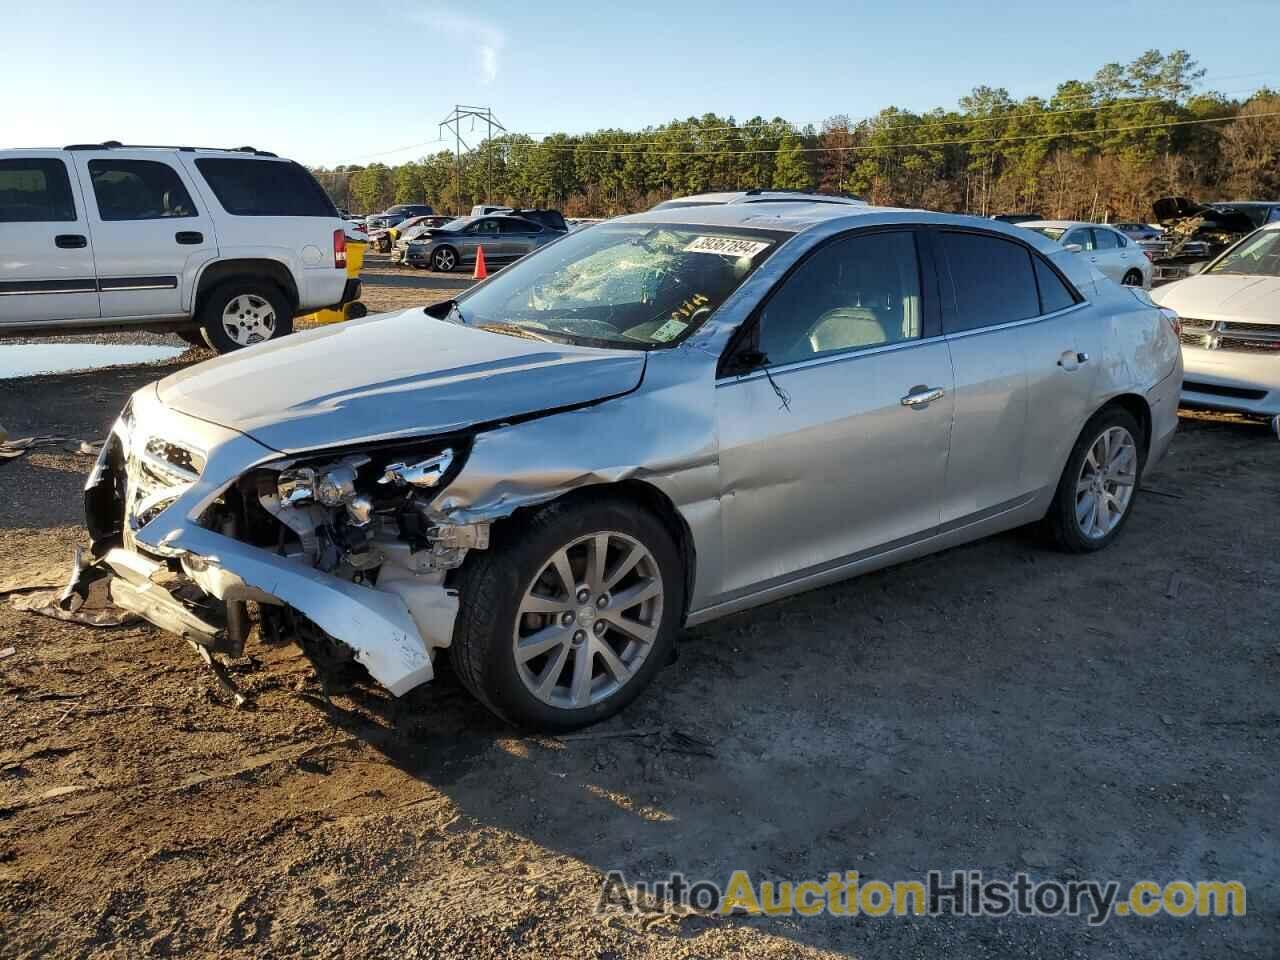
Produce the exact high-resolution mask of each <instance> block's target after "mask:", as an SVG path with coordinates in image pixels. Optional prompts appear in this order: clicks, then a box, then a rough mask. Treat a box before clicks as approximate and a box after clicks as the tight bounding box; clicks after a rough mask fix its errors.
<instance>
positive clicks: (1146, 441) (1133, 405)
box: [1100, 393, 1151, 453]
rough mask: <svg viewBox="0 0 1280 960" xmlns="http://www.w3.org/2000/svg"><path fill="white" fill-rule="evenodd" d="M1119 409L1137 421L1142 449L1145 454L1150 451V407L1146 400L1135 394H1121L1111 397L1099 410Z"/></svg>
mask: <svg viewBox="0 0 1280 960" xmlns="http://www.w3.org/2000/svg"><path fill="white" fill-rule="evenodd" d="M1107 407H1120V408H1121V409H1123V410H1124V411H1125V412H1127V413H1128V414H1129V415H1130V416H1131V417H1133V419H1135V420H1137V421H1138V426H1139V427H1141V428H1142V449H1143V452H1144V453H1146V452H1147V451H1149V450H1150V449H1151V407H1150V406H1149V405H1148V404H1147V401H1146V398H1144V397H1141V396H1139V395H1138V394H1136V393H1122V394H1120V396H1118V397H1112V398H1111V399H1110V400H1108V401H1107V402H1106V403H1105V404H1103V405H1102V407H1101V408H1100V409H1101V410H1105V409H1107Z"/></svg>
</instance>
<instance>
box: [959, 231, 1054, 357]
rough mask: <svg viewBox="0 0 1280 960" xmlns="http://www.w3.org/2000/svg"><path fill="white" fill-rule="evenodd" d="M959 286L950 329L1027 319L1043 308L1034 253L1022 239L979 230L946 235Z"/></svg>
mask: <svg viewBox="0 0 1280 960" xmlns="http://www.w3.org/2000/svg"><path fill="white" fill-rule="evenodd" d="M942 247H943V250H944V251H945V252H946V256H947V263H948V265H949V266H950V268H951V281H952V284H953V285H954V287H955V295H956V303H955V306H956V312H955V317H954V318H951V319H949V320H948V321H947V332H948V333H955V332H958V331H961V330H973V329H975V328H977V327H989V326H993V325H995V324H998V323H1011V322H1012V321H1014V320H1026V319H1028V318H1030V317H1034V316H1038V315H1039V313H1040V297H1039V293H1038V291H1037V289H1036V278H1035V272H1034V271H1033V269H1032V266H1031V252H1030V251H1029V250H1028V249H1027V248H1026V247H1024V246H1022V245H1021V244H1019V243H1014V242H1013V241H1012V240H1005V239H1003V238H1001V237H993V236H988V235H985V234H977V233H950V232H944V233H943V234H942Z"/></svg>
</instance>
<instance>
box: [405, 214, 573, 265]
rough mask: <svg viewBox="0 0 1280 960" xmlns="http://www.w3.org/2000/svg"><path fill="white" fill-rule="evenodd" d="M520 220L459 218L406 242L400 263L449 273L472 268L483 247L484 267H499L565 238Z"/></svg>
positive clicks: (498, 216) (555, 232)
mask: <svg viewBox="0 0 1280 960" xmlns="http://www.w3.org/2000/svg"><path fill="white" fill-rule="evenodd" d="M565 233H566V231H565V230H553V229H552V228H551V227H548V226H545V225H544V224H541V223H535V222H534V221H532V220H527V219H525V218H524V217H516V216H506V215H502V214H496V215H493V216H488V217H459V218H458V219H457V220H454V221H452V222H450V223H448V224H446V225H445V226H443V227H433V228H431V229H429V230H427V231H426V234H425V236H421V237H419V238H418V239H417V240H413V241H410V243H409V245H408V247H407V248H406V250H405V253H404V262H405V263H407V264H408V265H409V266H411V267H420V268H430V269H432V270H435V271H437V272H439V273H449V272H451V271H453V270H457V269H459V268H466V267H473V266H475V262H476V251H477V250H479V249H480V248H481V247H484V259H485V263H486V264H488V265H501V264H504V263H511V262H512V261H514V260H519V259H520V258H521V257H523V256H524V255H525V254H527V253H531V252H532V251H534V250H536V249H538V248H539V247H541V246H544V245H546V244H548V243H551V241H553V240H558V239H559V238H560V237H563V236H564V235H565Z"/></svg>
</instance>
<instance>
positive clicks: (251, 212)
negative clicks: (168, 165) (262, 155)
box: [196, 157, 338, 217]
mask: <svg viewBox="0 0 1280 960" xmlns="http://www.w3.org/2000/svg"><path fill="white" fill-rule="evenodd" d="M196 168H197V169H199V171H200V173H201V174H202V175H203V176H204V178H205V180H207V181H208V182H209V186H210V187H211V188H212V189H213V194H214V196H216V197H217V198H218V202H219V203H220V204H222V207H223V209H224V210H226V211H227V213H230V214H232V215H234V216H237V217H336V216H337V215H338V210H337V208H336V207H335V206H334V205H333V201H332V200H330V199H329V196H328V194H326V193H325V192H324V190H323V189H321V187H320V184H318V183H316V181H315V178H314V177H312V176H311V174H309V173H307V171H306V170H304V169H303V168H302V167H300V166H298V165H297V164H296V163H288V162H284V161H280V160H248V159H245V160H241V159H239V158H235V159H232V158H230V157H204V158H202V159H200V160H197V161H196Z"/></svg>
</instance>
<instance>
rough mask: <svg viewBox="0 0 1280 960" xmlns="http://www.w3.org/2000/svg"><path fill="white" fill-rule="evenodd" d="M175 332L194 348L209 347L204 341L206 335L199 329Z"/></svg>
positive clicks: (192, 328) (193, 328)
mask: <svg viewBox="0 0 1280 960" xmlns="http://www.w3.org/2000/svg"><path fill="white" fill-rule="evenodd" d="M173 332H174V333H176V334H177V335H178V336H179V337H181V338H182V339H183V340H185V341H187V343H189V344H191V345H192V346H193V347H207V346H208V344H207V343H205V340H204V333H203V332H202V331H201V330H200V328H199V327H191V328H190V329H185V330H175V331H173Z"/></svg>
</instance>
